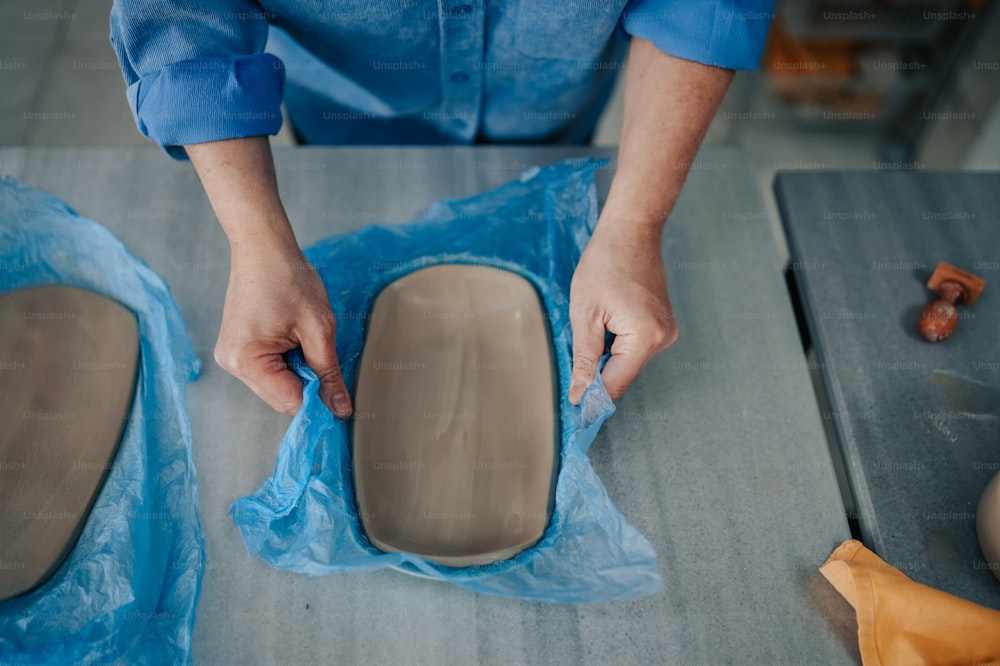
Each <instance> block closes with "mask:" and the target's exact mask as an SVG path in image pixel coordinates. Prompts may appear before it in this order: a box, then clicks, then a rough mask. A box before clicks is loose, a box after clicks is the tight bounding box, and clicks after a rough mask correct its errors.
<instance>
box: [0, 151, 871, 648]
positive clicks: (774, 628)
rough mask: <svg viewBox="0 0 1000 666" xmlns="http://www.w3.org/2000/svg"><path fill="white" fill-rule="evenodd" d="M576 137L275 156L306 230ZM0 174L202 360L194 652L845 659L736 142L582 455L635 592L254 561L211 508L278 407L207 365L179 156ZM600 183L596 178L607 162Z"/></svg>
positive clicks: (500, 168)
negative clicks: (148, 285)
mask: <svg viewBox="0 0 1000 666" xmlns="http://www.w3.org/2000/svg"><path fill="white" fill-rule="evenodd" d="M585 154H591V155H595V156H610V154H611V153H610V152H609V151H606V150H605V151H601V150H586V149H571V148H511V147H475V148H410V149H396V148H379V149H371V148H368V149H336V148H297V149H282V150H277V151H276V158H275V159H276V163H277V167H278V172H279V181H280V186H281V190H282V194H283V198H284V202H285V205H286V207H287V209H288V212H289V215H290V218H291V220H292V223H293V226H294V227H295V230H296V232H297V234H298V238H299V241H300V242H301V243H302V244H303V245H308V244H311V243H313V242H314V241H316V240H318V239H320V238H322V237H324V236H327V235H329V234H331V233H334V232H342V231H347V230H351V229H357V228H360V227H362V226H364V225H366V224H371V223H376V222H389V223H393V222H403V221H408V220H412V219H413V218H415V217H416V216H417V215H418V214H419V213H421V212H422V211H423V210H424V209H425V208H426V207H427V206H428V205H429V204H431V203H432V202H434V201H435V200H437V199H440V198H444V197H464V196H470V195H473V194H477V193H480V192H483V191H486V190H488V189H490V188H493V187H496V186H498V185H501V184H502V183H504V182H506V181H509V180H511V179H513V178H516V177H517V176H518V175H519V174H520V173H521V171H522V170H524V169H525V168H527V167H529V166H531V165H533V164H547V163H550V162H553V161H556V160H559V159H562V158H564V157H568V156H577V155H585ZM0 168H2V171H3V172H4V173H8V174H11V175H14V176H15V177H17V178H20V179H21V180H23V181H24V182H26V183H28V184H30V185H33V186H36V187H40V188H43V189H45V190H48V191H50V192H52V193H54V194H55V195H57V196H59V197H61V198H63V199H64V200H65V201H67V202H68V203H69V204H70V205H71V206H72V207H73V208H75V209H76V210H77V211H79V212H80V213H81V214H83V215H85V216H88V217H90V218H92V219H94V220H97V221H99V222H100V223H102V224H104V225H106V226H107V227H109V228H110V229H111V231H113V232H114V233H115V234H117V235H118V237H119V238H121V239H122V241H123V242H124V243H125V244H126V245H127V246H128V247H129V248H131V250H132V251H133V252H135V253H136V254H138V255H139V256H141V257H143V258H144V259H146V260H147V261H148V262H149V264H150V265H151V266H152V268H153V269H154V270H156V271H157V272H158V273H159V274H160V275H162V276H163V277H164V278H165V279H166V280H167V282H168V283H169V284H170V286H171V288H172V290H173V293H174V295H175V297H176V299H177V301H178V303H179V304H180V307H181V309H182V310H183V312H184V314H185V317H186V318H187V322H188V325H189V327H190V331H191V335H192V338H193V339H194V342H195V346H196V348H197V350H198V352H199V354H200V355H201V357H202V359H203V360H204V362H205V367H204V372H203V375H202V376H201V378H200V379H198V381H196V382H194V383H193V384H191V385H190V387H189V389H188V397H189V402H190V414H191V421H192V426H193V432H194V445H195V462H196V464H197V468H198V475H199V487H200V491H201V517H202V521H203V523H204V526H205V531H206V539H207V551H208V567H207V571H206V573H205V580H204V590H203V594H202V597H201V601H200V604H199V607H198V621H197V625H196V627H195V636H194V643H195V644H194V654H195V660H196V663H200V664H215V663H225V664H253V663H261V664H271V663H286V664H306V663H343V664H353V663H394V664H398V663H402V664H424V663H435V664H436V663H448V664H463V665H464V664H471V663H537V664H574V665H575V664H601V665H603V664H608V663H613V664H627V663H675V664H680V663H683V664H701V663H712V664H717V663H769V664H803V663H851V662H853V661H856V659H857V657H856V644H855V636H854V633H855V631H856V629H855V626H854V622H853V621H854V615H853V611H852V610H851V609H850V607H849V606H848V605H847V604H846V603H845V602H844V601H843V600H842V599H840V597H839V596H838V595H837V593H836V592H835V591H834V590H833V589H832V588H831V587H830V586H829V585H827V583H826V582H825V581H824V580H823V579H822V577H821V576H820V575H819V574H818V572H817V567H818V566H819V565H820V564H822V563H823V561H824V560H825V558H826V557H827V556H828V555H829V554H830V552H831V551H832V550H833V549H834V548H835V547H836V546H837V545H838V544H839V543H840V542H841V541H842V540H844V539H846V538H848V537H849V532H848V527H847V521H846V518H845V515H844V507H843V504H842V500H841V497H840V494H839V490H838V488H837V483H836V479H835V475H834V472H833V466H832V463H831V460H830V456H829V451H828V448H827V444H826V442H825V439H824V435H823V430H822V423H821V418H820V413H819V409H818V408H817V405H816V402H815V399H814V395H813V391H812V388H811V386H810V382H809V377H808V372H807V368H806V364H805V361H804V359H803V356H802V353H801V345H800V342H799V338H798V334H797V332H796V326H795V321H794V317H793V312H792V309H791V306H790V301H789V298H788V295H787V292H786V289H785V285H784V283H783V280H782V262H781V261H780V259H779V257H778V253H777V251H776V249H775V247H776V245H775V242H774V239H773V236H772V232H771V228H770V225H769V222H768V217H767V213H766V212H765V208H764V205H763V201H762V199H761V196H760V193H759V190H758V187H757V185H756V179H755V178H754V176H753V175H752V173H751V171H750V169H749V166H748V164H747V162H746V161H745V160H744V158H743V157H742V155H741V154H740V153H739V152H738V151H736V150H734V149H729V148H715V147H710V148H706V149H705V150H704V151H703V153H702V155H701V156H700V157H699V160H698V162H697V163H696V164H695V167H694V169H693V171H692V173H691V176H690V178H689V181H688V184H687V186H686V188H685V190H684V194H683V195H682V196H681V199H680V201H679V202H678V204H677V206H676V209H675V211H674V214H673V216H672V219H671V221H670V223H669V228H668V231H667V232H666V234H665V237H664V241H663V250H664V253H665V257H666V267H667V274H668V279H669V280H670V286H671V295H672V299H673V304H674V308H675V312H676V315H677V317H678V319H679V323H680V326H681V336H680V340H679V341H678V342H677V344H676V345H675V346H674V347H673V348H672V349H671V350H670V351H669V352H668V353H665V354H663V355H661V356H660V357H659V358H657V359H656V360H655V361H654V362H653V363H652V364H650V365H649V367H648V368H647V369H646V370H645V372H644V373H643V374H642V376H641V377H640V379H639V380H638V382H637V383H636V384H635V385H634V386H633V387H632V389H631V391H630V392H629V393H628V395H627V396H626V397H625V398H624V399H622V400H621V401H620V402H619V405H618V409H619V411H618V413H617V414H616V415H615V416H614V417H612V419H611V420H610V421H609V422H608V423H607V424H606V425H605V427H604V428H603V429H602V431H601V433H600V435H599V436H598V438H597V441H596V442H595V443H594V445H593V447H592V448H591V453H590V456H591V460H592V461H593V464H594V467H595V468H596V470H597V473H598V474H599V475H600V477H601V479H602V480H603V481H604V483H605V484H606V485H607V487H608V490H609V492H610V494H611V497H612V498H613V499H614V500H615V501H616V502H617V503H618V505H619V506H620V507H621V508H622V510H623V511H624V513H625V514H626V515H627V516H628V517H629V518H630V519H631V520H632V521H633V522H634V523H635V525H636V526H637V527H638V528H639V530H641V531H642V532H643V533H644V534H645V535H646V536H647V537H648V538H649V539H650V540H651V541H652V543H653V545H654V546H655V548H656V551H657V553H658V555H659V562H660V566H661V570H662V574H663V578H664V582H665V585H666V589H665V590H664V591H662V592H660V593H658V594H656V595H654V596H650V597H647V598H644V599H640V600H637V601H633V602H628V603H602V604H592V605H584V606H561V605H550V604H543V603H527V602H523V601H519V600H513V599H501V598H490V597H485V596H477V595H475V594H471V593H469V592H465V591H463V590H460V589H458V588H455V587H453V586H451V585H448V584H445V583H439V582H433V581H427V580H421V579H417V578H414V577H410V576H407V575H405V574H402V573H398V572H395V571H388V570H383V571H378V572H371V573H361V574H351V575H331V576H324V577H319V578H309V577H306V576H302V575H297V574H292V573H287V572H283V571H278V570H275V569H273V568H271V567H270V566H268V565H266V564H264V563H263V562H261V561H260V560H250V559H248V558H247V556H246V551H245V549H244V547H243V543H242V541H241V540H240V537H239V535H238V533H237V530H236V528H235V527H234V526H233V524H232V522H231V521H230V519H229V517H228V516H227V514H226V511H227V508H228V506H229V504H230V502H231V501H232V500H234V499H235V498H237V497H240V496H243V495H246V494H248V493H250V492H251V491H252V490H254V489H255V488H256V487H257V486H258V485H259V484H260V483H261V482H262V481H263V480H264V479H265V478H267V477H268V476H269V475H270V474H271V472H272V469H273V464H274V458H275V454H276V450H277V446H278V442H279V441H280V439H281V436H282V434H283V433H284V431H285V429H286V427H287V425H288V422H289V420H288V419H287V418H286V417H282V416H280V415H278V414H275V413H273V412H272V411H270V410H269V409H268V408H267V407H266V406H265V405H264V404H263V403H261V402H259V401H258V400H257V398H256V397H255V396H253V394H251V393H250V391H249V390H248V389H246V388H245V387H243V385H242V384H240V383H239V382H238V381H237V380H235V379H233V378H231V377H230V376H229V375H227V374H226V373H225V372H223V371H222V370H221V369H219V368H218V367H217V366H216V365H215V363H214V361H213V360H212V347H213V345H214V343H215V337H216V334H217V332H218V326H219V321H220V318H221V312H222V304H223V296H224V293H225V287H226V280H227V276H228V263H229V262H228V248H227V244H226V240H225V238H224V236H223V234H222V232H221V230H220V229H219V227H218V225H217V223H216V222H215V220H214V216H213V214H212V211H211V209H210V207H209V205H208V202H207V200H206V198H205V196H204V194H203V193H202V192H201V190H200V187H199V184H198V181H197V178H196V176H195V174H194V172H193V171H192V169H191V168H190V166H189V165H187V164H182V163H174V162H172V161H171V160H169V159H168V158H167V157H165V156H164V155H162V154H161V153H159V152H158V151H157V150H156V149H155V148H149V149H32V150H22V149H5V150H0ZM600 178H601V182H600V184H601V187H602V190H603V191H606V188H607V184H608V181H609V178H610V171H609V170H602V172H601V173H600Z"/></svg>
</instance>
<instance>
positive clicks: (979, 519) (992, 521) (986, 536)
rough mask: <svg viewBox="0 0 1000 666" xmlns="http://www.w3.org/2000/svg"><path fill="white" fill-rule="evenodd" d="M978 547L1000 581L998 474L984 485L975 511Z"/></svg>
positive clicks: (999, 484) (999, 482)
mask: <svg viewBox="0 0 1000 666" xmlns="http://www.w3.org/2000/svg"><path fill="white" fill-rule="evenodd" d="M976 531H977V533H978V534H979V546H980V547H981V548H982V549H983V556H984V557H985V558H986V562H987V565H988V566H989V569H990V571H992V572H993V575H994V576H996V577H997V580H1000V472H997V473H996V474H995V475H994V476H993V480H992V481H990V482H989V483H988V484H987V485H986V489H985V490H983V496H982V497H980V498H979V508H978V509H977V510H976Z"/></svg>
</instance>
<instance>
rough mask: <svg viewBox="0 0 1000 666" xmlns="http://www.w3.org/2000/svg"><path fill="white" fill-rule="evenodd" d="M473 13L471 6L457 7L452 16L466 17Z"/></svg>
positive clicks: (452, 11)
mask: <svg viewBox="0 0 1000 666" xmlns="http://www.w3.org/2000/svg"><path fill="white" fill-rule="evenodd" d="M471 13H472V6H471V5H455V7H453V8H452V10H451V15H452V16H465V15H466V14H471Z"/></svg>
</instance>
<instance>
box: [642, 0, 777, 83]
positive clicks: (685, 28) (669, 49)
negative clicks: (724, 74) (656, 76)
mask: <svg viewBox="0 0 1000 666" xmlns="http://www.w3.org/2000/svg"><path fill="white" fill-rule="evenodd" d="M772 18H774V1H773V0H629V3H628V5H626V7H625V11H624V13H623V14H622V26H623V27H624V28H625V32H627V33H628V34H630V35H632V36H633V37H641V38H643V39H648V40H649V41H651V42H653V44H655V45H656V47H657V48H658V49H660V50H661V51H663V52H664V53H669V54H670V55H673V56H677V57H678V58H684V59H685V60H693V61H695V62H700V63H704V64H706V65H715V66H716V67H725V68H727V69H756V68H757V63H758V61H759V60H760V56H761V53H763V51H764V42H765V41H766V40H767V31H768V28H769V27H770V25H771V19H772Z"/></svg>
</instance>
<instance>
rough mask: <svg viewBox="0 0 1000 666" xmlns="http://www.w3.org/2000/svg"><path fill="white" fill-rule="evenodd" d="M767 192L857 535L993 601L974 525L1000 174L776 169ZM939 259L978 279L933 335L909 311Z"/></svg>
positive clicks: (988, 414) (993, 402)
mask: <svg viewBox="0 0 1000 666" xmlns="http://www.w3.org/2000/svg"><path fill="white" fill-rule="evenodd" d="M775 190H776V192H777V195H778V203H779V206H780V207H781V210H782V217H783V220H784V224H785V228H786V230H787V233H788V241H789V245H790V247H791V253H792V262H793V267H794V268H796V273H795V275H796V280H797V283H798V285H799V288H800V290H801V293H802V300H803V303H804V307H805V310H806V315H807V320H808V325H809V330H810V333H811V335H812V338H813V341H814V345H815V348H816V354H817V358H818V359H819V362H820V364H821V372H822V374H823V376H824V382H825V386H826V389H827V392H828V394H829V397H830V402H831V405H832V407H831V411H832V415H833V418H834V421H835V423H836V427H837V432H838V435H839V439H840V443H841V446H842V449H843V453H844V457H845V461H846V467H847V471H848V476H849V478H850V482H851V486H852V490H853V492H854V495H855V500H856V502H857V506H858V512H859V515H858V518H859V521H860V525H861V531H862V537H863V539H864V541H865V543H866V544H867V545H868V546H869V547H870V548H872V549H873V550H875V551H876V552H877V553H878V554H879V555H881V556H882V557H883V558H884V559H886V560H887V561H888V562H889V563H891V564H893V565H895V566H897V567H899V568H900V569H901V570H902V571H903V572H904V573H906V574H907V575H909V576H910V577H911V578H914V579H915V580H918V581H920V582H923V583H926V584H929V585H933V586H935V587H938V588H940V589H943V590H946V591H948V592H951V593H953V594H958V595H960V596H963V597H965V598H967V599H970V600H972V601H976V602H978V603H981V604H984V605H987V606H991V607H993V608H1000V582H998V581H997V580H996V579H995V578H994V577H993V575H992V574H991V573H990V571H989V570H988V568H987V566H986V563H985V561H984V560H983V557H982V553H981V552H980V550H979V545H978V542H977V539H976V531H975V513H976V503H977V501H978V498H979V495H980V493H981V492H982V490H983V488H984V487H985V486H986V483H987V482H988V481H989V479H990V477H991V476H992V475H993V474H994V473H995V472H996V470H998V469H1000V338H998V336H997V332H998V331H1000V309H998V303H1000V299H998V296H1000V290H998V287H1000V280H998V279H997V278H1000V225H998V224H997V217H996V211H997V209H998V207H1000V175H998V174H970V173H966V174H961V173H884V172H883V173H871V172H868V173H863V172H856V173H836V172H830V173H797V174H790V173H785V174H780V175H779V176H778V177H777V179H776V181H775ZM939 261H947V262H948V263H951V264H954V265H956V266H959V267H961V268H964V269H966V270H969V271H971V272H973V273H976V274H978V275H980V276H981V277H984V278H985V279H986V280H987V286H986V289H985V290H984V291H983V294H982V295H981V296H980V298H979V300H978V302H977V303H976V304H975V306H974V307H973V308H972V309H968V310H967V309H965V308H960V310H961V312H960V317H961V320H960V321H959V325H958V328H957V330H956V332H955V333H954V334H953V335H952V337H951V338H950V339H949V340H948V341H946V342H943V343H936V344H931V343H929V342H926V341H924V340H923V339H922V338H921V337H920V336H919V334H918V333H917V326H916V322H917V318H918V317H919V315H920V312H921V310H922V309H923V308H924V306H925V305H926V304H927V303H929V302H930V301H931V300H933V295H932V292H930V291H929V290H928V289H926V287H925V286H924V285H925V284H926V282H927V279H928V278H929V277H930V274H931V273H932V272H933V270H934V268H935V266H937V263H938V262H939Z"/></svg>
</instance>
